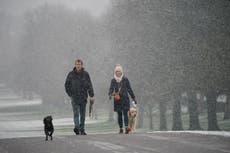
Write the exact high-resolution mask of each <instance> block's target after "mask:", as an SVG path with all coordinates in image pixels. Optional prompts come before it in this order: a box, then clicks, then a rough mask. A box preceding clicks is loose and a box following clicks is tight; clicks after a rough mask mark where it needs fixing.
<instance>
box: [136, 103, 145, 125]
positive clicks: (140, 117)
mask: <svg viewBox="0 0 230 153" xmlns="http://www.w3.org/2000/svg"><path fill="white" fill-rule="evenodd" d="M143 125H144V107H143V105H140V106H139V110H138V120H137V128H143Z"/></svg>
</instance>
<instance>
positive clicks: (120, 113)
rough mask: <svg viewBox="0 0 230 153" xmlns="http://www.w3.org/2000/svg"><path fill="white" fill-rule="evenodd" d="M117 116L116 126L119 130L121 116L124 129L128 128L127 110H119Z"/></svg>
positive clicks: (121, 125) (121, 126)
mask: <svg viewBox="0 0 230 153" xmlns="http://www.w3.org/2000/svg"><path fill="white" fill-rule="evenodd" d="M117 116H118V124H119V127H120V128H123V116H124V123H125V127H128V122H129V120H128V110H121V111H118V112H117Z"/></svg>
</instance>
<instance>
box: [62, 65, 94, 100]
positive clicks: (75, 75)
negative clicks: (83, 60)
mask: <svg viewBox="0 0 230 153" xmlns="http://www.w3.org/2000/svg"><path fill="white" fill-rule="evenodd" d="M65 90H66V93H67V94H68V95H69V96H70V97H71V99H72V100H73V102H74V103H76V104H84V103H85V104H86V103H87V98H88V95H89V96H90V97H93V96H94V91H93V86H92V82H91V80H90V77H89V73H88V72H86V71H85V70H84V69H82V71H81V72H77V71H76V68H74V69H73V71H71V72H69V74H68V76H67V78H66V81H65Z"/></svg>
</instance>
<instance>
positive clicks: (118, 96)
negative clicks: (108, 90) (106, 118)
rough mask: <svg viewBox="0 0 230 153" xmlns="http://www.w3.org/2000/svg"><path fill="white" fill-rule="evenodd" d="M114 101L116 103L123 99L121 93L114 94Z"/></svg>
mask: <svg viewBox="0 0 230 153" xmlns="http://www.w3.org/2000/svg"><path fill="white" fill-rule="evenodd" d="M114 99H115V101H118V100H120V99H121V96H120V93H119V91H118V92H115V93H114Z"/></svg>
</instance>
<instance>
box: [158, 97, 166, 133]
mask: <svg viewBox="0 0 230 153" xmlns="http://www.w3.org/2000/svg"><path fill="white" fill-rule="evenodd" d="M159 107H160V130H162V131H165V130H167V121H166V103H165V101H161V102H160V103H159Z"/></svg>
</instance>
